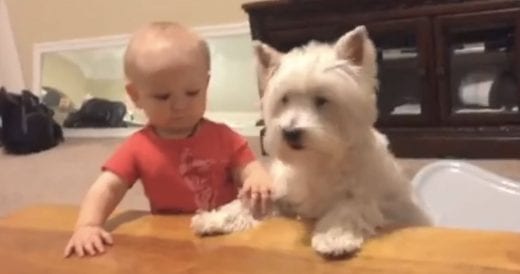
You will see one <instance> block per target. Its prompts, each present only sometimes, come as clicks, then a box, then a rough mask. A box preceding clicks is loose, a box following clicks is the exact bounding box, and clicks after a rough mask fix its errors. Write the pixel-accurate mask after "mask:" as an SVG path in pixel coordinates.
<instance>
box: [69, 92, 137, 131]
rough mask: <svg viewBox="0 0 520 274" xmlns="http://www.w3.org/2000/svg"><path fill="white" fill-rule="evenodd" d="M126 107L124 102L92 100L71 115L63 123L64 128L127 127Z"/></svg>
mask: <svg viewBox="0 0 520 274" xmlns="http://www.w3.org/2000/svg"><path fill="white" fill-rule="evenodd" d="M125 114H126V106H125V104H123V103H122V102H113V101H109V100H105V99H100V98H92V99H89V100H87V101H86V102H84V103H83V104H82V105H81V108H80V109H79V110H78V111H76V112H73V113H71V114H69V115H68V116H67V118H66V119H65V121H64V122H63V126H64V127H70V128H83V127H95V128H105V127H126V126H127V125H126V123H125V122H124V121H123V118H124V117H125Z"/></svg>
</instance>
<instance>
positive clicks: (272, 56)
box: [253, 41, 282, 98]
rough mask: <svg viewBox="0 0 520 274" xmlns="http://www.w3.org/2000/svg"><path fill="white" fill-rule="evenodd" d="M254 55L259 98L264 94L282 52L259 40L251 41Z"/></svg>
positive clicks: (278, 63)
mask: <svg viewBox="0 0 520 274" xmlns="http://www.w3.org/2000/svg"><path fill="white" fill-rule="evenodd" d="M253 47H254V50H255V55H256V64H257V74H258V90H259V93H260V94H259V95H260V98H262V97H263V95H264V90H265V87H266V85H267V81H269V78H271V76H273V74H274V72H275V71H276V69H277V68H278V66H279V65H280V58H281V57H282V54H281V53H280V52H278V51H277V50H276V49H274V48H272V47H270V46H268V45H266V44H264V43H262V42H259V41H254V42H253Z"/></svg>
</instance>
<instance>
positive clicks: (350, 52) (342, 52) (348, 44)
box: [334, 26, 371, 66]
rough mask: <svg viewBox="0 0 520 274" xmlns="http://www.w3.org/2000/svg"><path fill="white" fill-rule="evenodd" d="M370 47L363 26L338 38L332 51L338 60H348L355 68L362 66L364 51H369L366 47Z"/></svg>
mask: <svg viewBox="0 0 520 274" xmlns="http://www.w3.org/2000/svg"><path fill="white" fill-rule="evenodd" d="M370 45H371V42H370V40H369V38H368V32H367V29H366V28H365V26H359V27H356V28H355V29H354V30H352V31H349V32H347V33H346V34H344V35H343V36H342V37H341V38H339V39H338V41H337V42H336V45H335V46H334V49H335V50H336V54H337V56H338V57H339V58H340V59H343V60H349V61H350V62H352V64H354V65H356V66H363V63H364V58H365V57H366V54H367V52H366V51H367V50H369V48H367V46H368V47H369V46H370Z"/></svg>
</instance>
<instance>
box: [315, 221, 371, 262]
mask: <svg viewBox="0 0 520 274" xmlns="http://www.w3.org/2000/svg"><path fill="white" fill-rule="evenodd" d="M362 244H363V237H361V236H359V235H355V234H354V233H352V232H351V231H347V230H345V229H342V228H332V229H329V230H327V231H324V232H317V233H315V234H314V235H313V236H312V240H311V245H312V248H313V249H314V250H315V251H316V252H318V253H319V254H321V255H323V256H326V257H342V256H347V255H350V254H352V253H354V252H356V251H357V250H359V248H361V245H362Z"/></svg>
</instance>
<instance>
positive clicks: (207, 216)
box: [191, 211, 225, 236]
mask: <svg viewBox="0 0 520 274" xmlns="http://www.w3.org/2000/svg"><path fill="white" fill-rule="evenodd" d="M224 221H225V220H223V219H222V218H221V217H220V216H219V215H218V213H217V212H215V211H202V212H199V213H197V214H196V215H194V216H193V217H192V218H191V229H192V230H193V231H194V232H195V234H198V235H201V236H207V235H216V234H223V233H225V231H224V225H223V222H224Z"/></svg>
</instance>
